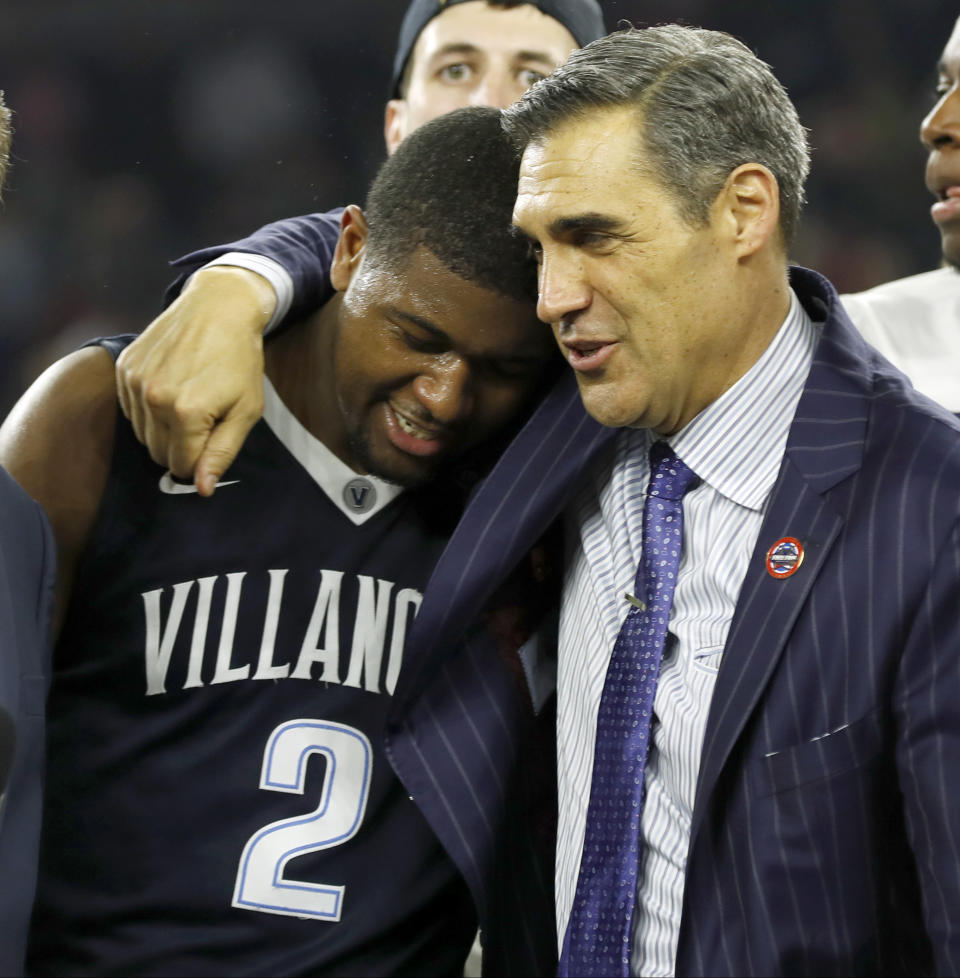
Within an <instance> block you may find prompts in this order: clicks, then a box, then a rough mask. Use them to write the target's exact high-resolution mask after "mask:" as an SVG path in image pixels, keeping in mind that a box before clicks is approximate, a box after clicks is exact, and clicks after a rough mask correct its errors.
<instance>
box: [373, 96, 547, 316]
mask: <svg viewBox="0 0 960 978" xmlns="http://www.w3.org/2000/svg"><path fill="white" fill-rule="evenodd" d="M519 170H520V157H519V154H518V153H517V151H516V150H515V149H514V147H513V144H512V143H511V142H510V140H509V139H508V138H507V137H506V134H505V133H504V131H503V129H502V127H501V125H500V110H499V109H491V108H481V107H474V108H468V109H459V110H457V111H456V112H451V113H449V114H448V115H445V116H441V117H440V118H438V119H433V120H432V121H430V122H428V123H426V124H425V125H423V126H420V127H419V128H418V129H416V130H415V131H414V132H413V133H411V134H410V135H409V136H408V137H407V138H406V139H405V140H404V141H403V142H402V143H401V144H400V146H399V147H398V148H397V151H396V152H395V153H394V154H393V155H392V156H390V157H388V158H387V161H386V162H385V163H384V164H383V166H382V167H381V168H380V171H379V173H378V174H377V176H376V178H375V179H374V181H373V185H372V186H371V188H370V192H369V194H368V195H367V202H366V205H365V207H364V213H365V215H366V218H367V225H368V227H369V238H368V243H367V251H368V254H369V256H370V258H371V259H372V260H374V261H384V262H387V263H389V264H390V265H391V266H392V267H394V268H397V269H398V270H399V269H402V268H403V267H404V266H405V265H406V262H407V261H408V259H409V258H410V256H411V255H412V254H413V252H414V251H415V250H416V249H417V248H418V247H420V246H421V245H422V246H423V247H425V248H426V249H427V250H428V251H430V252H432V253H433V254H434V255H435V256H436V257H437V258H438V259H439V260H440V261H441V262H442V263H443V264H444V265H445V266H446V267H447V268H449V269H450V271H452V272H453V273H454V274H456V275H459V276H460V277H461V278H464V279H467V280H468V281H470V282H474V283H476V284H477V285H480V286H482V287H484V288H486V289H490V290H492V291H494V292H497V293H499V294H500V295H504V296H508V297H509V298H511V299H516V300H518V301H521V302H527V301H534V300H535V299H536V295H537V280H536V266H535V264H534V262H533V260H532V259H531V257H530V254H529V249H528V247H527V245H526V244H525V243H524V242H522V241H521V240H520V239H519V237H518V236H517V235H516V234H514V232H513V230H512V227H511V217H512V215H513V204H514V201H515V200H516V196H517V178H518V176H519Z"/></svg>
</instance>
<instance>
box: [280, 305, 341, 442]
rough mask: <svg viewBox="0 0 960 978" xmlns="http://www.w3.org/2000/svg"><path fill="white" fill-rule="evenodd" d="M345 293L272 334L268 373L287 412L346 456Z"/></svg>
mask: <svg viewBox="0 0 960 978" xmlns="http://www.w3.org/2000/svg"><path fill="white" fill-rule="evenodd" d="M339 304H340V296H339V294H338V295H335V296H333V297H332V298H331V299H330V300H328V301H327V302H326V303H324V305H323V306H322V307H321V308H320V310H319V311H318V312H316V313H314V314H313V315H312V316H309V317H308V318H306V319H304V320H302V321H300V322H298V323H295V324H293V325H292V326H289V327H287V328H286V329H284V330H282V331H281V332H280V333H278V334H276V335H275V336H272V337H270V338H269V339H268V340H267V342H266V344H265V347H264V361H265V369H266V375H267V377H268V378H269V380H270V382H271V383H272V384H273V386H274V389H275V390H276V392H277V394H278V396H279V397H280V400H281V401H283V403H284V405H285V406H286V407H287V410H289V411H290V412H291V414H293V416H294V417H295V418H296V419H297V420H298V421H299V422H300V424H302V425H303V426H304V428H306V429H307V431H309V432H310V434H311V435H313V436H314V438H317V439H319V440H320V441H322V442H323V443H324V445H326V446H327V448H329V449H330V451H332V452H334V453H335V454H337V455H342V452H341V451H340V445H339V442H340V441H342V440H343V439H342V437H340V436H339V425H338V421H339V418H340V411H339V408H338V407H337V403H336V394H335V385H334V383H333V337H334V336H335V335H336V334H335V329H334V328H333V324H334V322H335V320H336V315H337V308H338V306H339Z"/></svg>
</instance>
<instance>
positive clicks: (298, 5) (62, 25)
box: [0, 0, 957, 413]
mask: <svg viewBox="0 0 960 978" xmlns="http://www.w3.org/2000/svg"><path fill="white" fill-rule="evenodd" d="M405 5H406V4H405V2H404V0H270V2H263V0H257V2H253V0H84V2H82V3H76V2H74V0H62V2H61V0H31V2H28V0H2V2H0V16H2V20H0V88H3V89H4V90H5V91H6V97H7V102H8V104H9V105H10V106H11V108H12V109H13V110H14V112H15V117H14V124H15V128H16V134H15V139H14V159H13V166H12V168H11V170H10V173H9V176H8V186H7V189H6V193H5V196H4V205H3V210H2V214H0V268H2V272H0V363H2V370H0V410H2V411H3V412H4V413H5V412H6V410H7V409H8V408H9V406H10V405H11V404H12V402H13V400H14V399H15V398H16V397H17V396H18V394H19V393H20V392H21V391H22V390H23V388H24V387H25V386H26V385H27V384H28V383H29V382H30V381H31V380H32V378H33V377H34V376H35V375H36V374H37V373H38V372H39V371H40V370H41V369H42V368H43V367H44V366H46V364H47V363H49V362H50V361H51V360H53V359H54V358H56V357H57V356H59V355H60V354H62V353H64V352H67V351H68V350H70V349H72V348H73V347H75V346H76V345H78V344H79V343H80V342H82V341H83V340H84V339H85V338H87V337H88V336H93V335H102V334H106V333H117V332H124V331H136V330H139V329H141V328H142V327H143V326H144V325H146V324H147V323H148V322H149V321H150V319H151V318H152V317H153V316H154V315H155V314H156V312H157V311H158V310H159V308H160V299H161V295H162V292H163V287H164V285H165V283H166V281H167V280H168V279H169V277H170V273H169V270H168V269H167V267H166V262H167V261H168V260H169V259H171V258H173V257H175V256H176V255H178V254H180V253H182V252H184V251H186V250H189V249H191V248H192V247H199V246H200V245H203V244H208V243H214V242H217V241H224V240H229V239H232V238H234V237H237V236H239V235H241V234H243V233H245V232H247V231H249V230H251V229H252V228H253V227H254V226H256V225H258V224H261V223H264V222H266V221H269V220H273V219H276V218H279V217H284V216H288V215H292V214H299V213H304V212H306V211H311V210H326V209H328V208H329V207H332V206H336V205H339V204H343V203H348V202H360V201H362V199H363V196H364V188H365V186H366V184H367V182H368V180H369V179H370V177H371V175H372V174H373V173H374V171H375V169H376V167H377V165H378V163H379V162H380V161H381V159H382V158H383V153H384V150H383V140H382V110H383V103H384V100H385V97H386V88H387V82H388V78H389V71H390V63H391V59H392V56H393V50H394V44H395V39H396V33H397V30H398V27H399V23H400V19H401V17H402V14H403V10H404V8H405ZM602 6H603V7H604V10H605V14H606V20H607V26H608V27H609V28H613V27H615V26H616V25H617V23H618V22H620V21H621V20H629V21H632V22H634V23H638V24H643V23H646V24H653V23H660V22H664V21H671V20H674V21H680V22H683V23H687V24H699V25H702V26H705V27H711V28H717V29H721V30H726V31H729V32H731V33H733V34H735V35H736V36H737V37H739V38H741V39H742V40H743V41H745V42H746V43H747V44H748V45H749V46H750V47H751V48H753V50H755V51H756V52H757V53H758V54H759V55H760V56H761V57H762V58H763V59H764V60H766V61H768V62H769V63H770V64H771V65H772V66H773V68H774V70H775V71H776V73H777V75H778V76H779V77H780V79H781V80H782V81H783V82H784V83H785V85H786V86H787V89H788V90H789V92H790V94H791V95H792V97H793V99H794V101H795V102H796V104H797V106H798V107H799V110H800V116H801V119H802V120H803V122H804V124H805V125H806V126H807V127H808V128H809V130H810V136H811V142H812V145H813V148H814V157H813V173H812V177H811V180H810V183H809V188H808V200H809V202H808V206H807V210H806V216H805V219H804V221H803V222H802V226H801V234H800V237H799V241H798V243H797V245H796V247H795V249H794V254H793V259H794V260H795V261H798V262H800V263H802V264H808V265H812V266H814V267H816V268H819V269H820V270H821V271H823V272H825V273H826V274H827V275H829V276H830V277H831V278H832V279H833V280H834V282H835V283H836V284H837V285H838V286H839V288H840V289H841V291H855V290H859V289H863V288H867V287H869V286H871V285H874V284H877V283H879V282H883V281H886V280H888V279H891V278H896V277H899V276H903V275H908V274H911V273H914V272H920V271H924V270H927V269H930V268H933V267H935V266H936V264H937V261H938V251H939V249H938V242H939V236H938V234H937V232H936V230H935V228H934V227H933V225H932V222H931V221H930V217H929V214H928V208H929V203H930V197H929V195H928V194H927V192H926V191H925V189H924V187H923V161H924V153H923V151H922V149H921V147H920V144H919V140H918V137H917V131H918V126H919V122H920V119H921V118H922V117H923V115H925V113H926V112H927V111H928V109H929V108H930V106H931V105H932V104H933V101H934V86H935V71H934V66H935V63H936V60H937V58H938V56H939V54H940V50H941V48H942V47H943V44H944V42H945V41H946V39H947V36H948V34H949V32H950V29H951V26H952V24H953V21H954V19H955V17H956V15H957V10H956V9H955V7H954V5H953V4H951V3H947V2H944V0H805V2H804V3H800V4H798V3H789V2H785V0H771V2H759V0H755V2H752V3H747V2H730V0H602Z"/></svg>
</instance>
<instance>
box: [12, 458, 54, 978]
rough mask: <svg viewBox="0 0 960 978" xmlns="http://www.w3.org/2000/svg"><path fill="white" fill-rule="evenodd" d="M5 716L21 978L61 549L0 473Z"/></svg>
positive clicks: (37, 511) (16, 971)
mask: <svg viewBox="0 0 960 978" xmlns="http://www.w3.org/2000/svg"><path fill="white" fill-rule="evenodd" d="M0 520H2V525H0V654H2V656H3V659H2V661H0V709H5V711H6V712H7V713H8V714H9V716H10V717H11V718H12V719H13V721H14V725H15V728H16V741H15V749H14V756H13V764H12V768H11V771H10V779H9V783H8V784H7V790H6V797H5V799H4V802H3V805H2V811H0V880H3V881H4V883H3V885H2V886H0V935H2V939H0V974H3V975H22V974H23V967H24V953H25V949H26V943H27V926H28V922H29V919H30V908H31V906H32V904H33V896H34V891H35V888H36V878H37V860H38V852H39V845H40V820H41V802H42V790H43V765H44V755H45V731H44V715H43V713H44V700H45V697H46V691H47V685H48V682H49V676H50V661H49V660H50V648H49V641H48V639H49V626H50V614H51V610H52V604H53V584H54V573H55V563H56V557H55V553H56V550H55V546H54V542H53V534H52V533H51V530H50V525H49V523H48V522H47V520H46V518H45V516H44V515H43V511H42V510H41V508H40V506H39V505H38V504H37V503H35V502H33V501H32V500H30V499H28V498H27V496H26V494H24V493H23V492H21V491H20V489H19V487H18V486H15V485H13V482H12V480H11V479H9V477H8V476H7V473H6V472H5V471H4V470H3V469H0Z"/></svg>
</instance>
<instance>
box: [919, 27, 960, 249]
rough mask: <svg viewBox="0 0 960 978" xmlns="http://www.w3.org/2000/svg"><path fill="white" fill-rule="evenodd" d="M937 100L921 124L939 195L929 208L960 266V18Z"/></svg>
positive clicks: (930, 182)
mask: <svg viewBox="0 0 960 978" xmlns="http://www.w3.org/2000/svg"><path fill="white" fill-rule="evenodd" d="M938 75H939V81H938V84H937V94H938V96H939V98H938V101H937V104H936V105H934V107H933V108H932V109H931V110H930V114H929V115H928V116H927V117H926V118H925V119H924V120H923V123H922V124H921V126H920V138H921V139H922V140H923V144H924V146H926V147H927V151H928V152H929V154H930V155H929V156H928V157H927V188H928V189H929V190H930V192H931V193H932V194H933V195H934V197H936V198H937V201H936V203H935V204H934V205H933V207H932V208H931V209H930V214H931V216H932V217H933V220H934V222H935V223H936V225H937V227H939V228H940V237H941V240H942V243H943V257H944V258H945V259H946V260H947V261H948V262H949V263H950V264H951V265H953V266H954V267H955V268H960V20H958V21H957V23H956V25H955V26H954V28H953V33H952V34H951V35H950V39H949V40H948V41H947V46H946V47H945V48H944V49H943V56H942V57H941V59H940V64H939V66H938Z"/></svg>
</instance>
